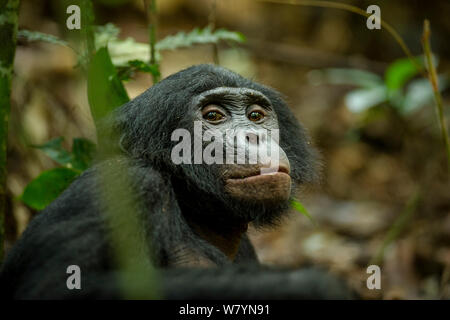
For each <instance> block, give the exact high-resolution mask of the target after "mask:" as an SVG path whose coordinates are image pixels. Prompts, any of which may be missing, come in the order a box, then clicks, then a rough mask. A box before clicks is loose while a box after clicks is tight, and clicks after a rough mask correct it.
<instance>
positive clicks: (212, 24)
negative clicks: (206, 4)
mask: <svg viewBox="0 0 450 320" xmlns="http://www.w3.org/2000/svg"><path fill="white" fill-rule="evenodd" d="M216 17H217V0H212V3H211V11H210V13H209V17H208V20H209V26H210V28H211V32H213V31H214V29H215V28H216ZM212 46H213V61H214V63H215V64H217V65H219V64H220V61H219V47H218V44H217V43H213V44H212Z"/></svg>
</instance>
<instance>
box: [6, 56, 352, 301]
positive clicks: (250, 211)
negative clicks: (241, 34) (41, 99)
mask: <svg viewBox="0 0 450 320" xmlns="http://www.w3.org/2000/svg"><path fill="white" fill-rule="evenodd" d="M220 86H224V87H245V88H250V89H254V90H258V91H260V92H262V93H263V94H264V95H265V96H266V97H268V98H269V99H270V101H271V103H272V105H273V107H274V109H275V111H276V113H277V115H278V119H279V126H280V146H281V147H282V148H283V150H284V151H285V152H286V154H287V156H288V158H289V161H290V163H291V177H292V180H293V182H294V183H295V184H296V185H300V184H302V183H306V182H311V181H313V180H314V179H315V178H316V170H315V167H316V155H315V152H314V150H313V149H312V148H311V147H310V146H309V145H308V138H307V136H306V134H305V132H304V130H303V128H302V127H301V126H300V124H299V123H298V122H297V121H296V120H295V118H294V116H293V114H292V113H291V111H290V110H289V109H288V107H287V106H286V105H285V103H284V102H283V100H282V99H281V98H280V96H279V94H278V93H277V92H275V91H274V90H272V89H269V88H267V87H264V86H262V85H259V84H256V83H254V82H252V81H250V80H247V79H245V78H243V77H241V76H239V75H237V74H235V73H233V72H231V71H228V70H225V69H223V68H219V67H216V66H212V65H200V66H194V67H191V68H188V69H186V70H183V71H181V72H178V73H176V74H174V75H172V76H170V77H168V78H166V79H165V80H163V81H162V82H160V83H158V84H157V85H155V86H153V87H152V88H150V89H149V90H147V91H146V92H144V93H143V94H142V95H140V96H139V97H137V98H135V99H134V100H132V101H130V102H129V103H127V104H126V105H124V106H122V107H121V108H119V109H117V110H116V111H115V112H114V113H113V114H112V115H111V117H110V118H109V119H108V120H106V121H105V124H104V125H105V128H107V129H105V130H110V129H111V128H113V132H117V133H119V140H118V141H119V143H117V142H116V140H113V141H109V142H108V143H110V144H112V145H119V146H120V149H121V151H120V153H121V155H115V156H114V157H112V158H109V157H106V158H107V159H104V160H103V161H100V162H99V163H97V164H96V165H95V166H94V167H92V168H91V169H89V170H87V171H86V172H84V173H83V174H82V175H81V176H80V177H79V178H78V179H76V180H75V181H74V182H73V183H72V184H71V186H70V187H69V188H68V189H67V190H66V191H64V192H63V193H62V194H61V195H60V196H59V197H58V198H57V199H56V200H55V201H54V202H53V203H52V204H51V205H49V206H48V207H47V208H46V209H45V210H44V211H43V212H41V213H39V214H38V216H37V217H35V218H34V219H33V220H32V221H31V223H30V224H29V226H28V228H27V230H26V231H25V232H24V234H23V236H22V237H21V239H20V240H19V241H18V243H17V244H16V246H15V247H14V248H13V250H12V251H11V252H10V254H9V256H8V257H7V260H6V262H5V263H4V265H3V269H2V272H1V274H0V287H1V292H2V296H3V297H9V298H32V299H33V298H121V297H123V294H122V293H121V291H120V290H119V288H118V286H119V285H118V282H117V279H118V275H119V274H120V273H121V272H123V270H121V269H120V268H119V267H117V263H116V262H115V259H114V252H113V250H111V238H110V235H111V233H110V230H111V229H114V228H115V230H116V231H118V232H115V233H113V234H114V235H117V234H119V235H120V237H119V238H120V239H123V240H124V242H126V239H127V238H135V239H137V240H136V241H137V242H135V243H138V246H140V247H139V248H135V249H136V250H137V251H139V252H143V253H144V254H143V257H144V258H142V256H141V257H140V258H139V259H144V260H146V261H147V260H148V262H149V265H150V264H151V265H153V266H156V267H158V268H165V269H164V270H162V271H161V272H160V273H159V275H160V278H158V279H159V284H160V285H159V288H160V290H162V291H161V294H162V295H163V297H166V298H254V299H259V298H277V299H284V298H313V299H314V298H345V297H348V293H347V291H346V290H345V288H344V287H343V286H341V284H340V283H339V282H337V281H336V280H334V279H333V278H330V277H328V276H326V275H325V274H324V273H321V272H318V271H315V270H297V271H296V270H293V271H276V270H267V269H264V268H262V267H260V266H258V263H257V258H256V255H255V252H254V250H253V247H252V245H251V244H250V242H249V240H248V238H247V236H246V235H245V236H244V239H243V241H242V243H241V246H240V249H239V253H238V255H237V258H236V260H235V261H234V263H233V264H232V263H231V262H230V261H229V260H228V259H227V258H226V256H225V255H224V254H223V253H222V252H221V251H220V250H219V249H217V248H216V247H214V246H213V245H211V244H209V243H207V242H206V241H205V240H202V239H201V238H199V237H198V236H197V235H196V234H195V233H194V232H193V231H192V230H191V229H190V227H189V226H188V224H187V223H186V221H185V218H186V217H193V216H195V217H196V218H197V219H198V217H201V219H205V220H206V221H208V223H211V224H215V225H214V228H220V226H221V225H226V224H227V223H228V222H229V221H235V220H240V219H241V220H242V219H244V220H245V219H248V220H255V221H254V222H255V223H256V224H257V225H266V224H268V223H272V222H273V221H274V220H276V219H277V218H279V217H280V216H281V214H282V213H283V212H285V211H286V209H287V206H286V204H285V205H283V206H280V207H276V208H264V207H262V206H258V205H252V206H250V205H248V204H247V205H245V204H242V203H236V202H235V201H232V199H230V198H229V197H228V196H227V195H226V193H225V192H224V191H223V184H222V183H220V179H219V178H218V173H217V170H216V169H215V167H214V166H205V165H181V166H175V165H173V163H172V161H171V159H170V150H171V148H172V146H173V142H171V141H170V134H171V132H172V131H173V130H175V129H177V128H187V129H189V130H192V125H193V124H192V123H193V118H192V112H191V111H190V110H191V108H192V105H191V103H192V101H191V100H192V97H194V96H195V95H197V94H199V93H201V92H204V91H206V90H209V89H213V88H216V87H220ZM108 168H112V169H111V170H109V169H108ZM117 168H119V169H120V170H114V169H117ZM102 170H103V171H102ZM99 172H106V174H107V175H108V178H107V181H108V182H112V181H114V182H115V183H117V184H118V185H121V184H123V183H124V176H125V177H126V181H129V182H130V184H131V190H132V191H131V192H130V194H129V195H127V197H124V198H121V199H120V201H117V199H114V197H117V195H115V194H114V193H112V194H111V193H108V192H102V190H104V189H105V188H102V184H101V183H100V180H101V179H100V177H101V175H102V173H100V174H99ZM124 173H126V175H124ZM99 199H103V201H100V200H99ZM108 203H115V205H117V206H116V207H115V210H113V211H115V212H118V213H120V215H121V216H120V217H119V220H117V221H119V222H117V221H116V222H117V223H113V224H111V221H108V219H109V218H108V217H107V215H105V214H103V213H104V212H106V211H107V209H106V207H105V205H103V204H108ZM130 208H133V210H131V212H130ZM121 209H123V210H121ZM211 212H214V213H215V214H214V217H210V216H209V217H208V214H210V213H211ZM133 214H135V217H136V219H137V221H138V224H139V227H140V228H141V229H140V231H141V232H138V234H137V235H136V234H134V233H133V234H131V232H130V234H127V232H126V231H125V230H122V229H121V224H120V218H125V219H127V218H128V217H131V216H127V215H133ZM127 230H129V229H127ZM121 237H123V238H121ZM120 239H119V242H120ZM115 240H116V241H117V239H115ZM180 248H181V249H185V248H188V249H189V250H191V251H192V252H193V253H195V254H198V255H200V256H204V257H206V258H207V259H209V260H210V261H212V262H213V263H214V264H215V265H217V266H218V268H216V267H213V268H208V269H195V268H189V269H186V268H175V269H174V268H169V269H167V268H166V267H167V266H169V265H173V264H172V261H171V259H172V257H173V255H174V253H176V250H180ZM137 257H139V256H137ZM186 258H187V259H189V257H186ZM178 259H181V260H182V259H183V257H178ZM150 261H151V262H150ZM177 262H180V261H177ZM181 262H182V261H181ZM72 264H76V265H79V266H80V268H81V270H82V271H81V272H82V278H81V279H82V290H72V291H69V290H67V288H66V279H67V276H68V275H67V274H66V273H65V271H66V268H67V266H68V265H72ZM239 265H243V266H241V267H239ZM250 265H253V266H250ZM150 270H151V269H149V272H150ZM147 289H149V288H145V287H144V288H140V287H139V284H136V285H135V292H136V295H134V296H139V294H138V292H144V293H143V296H145V291H146V290H147ZM149 290H151V289H149Z"/></svg>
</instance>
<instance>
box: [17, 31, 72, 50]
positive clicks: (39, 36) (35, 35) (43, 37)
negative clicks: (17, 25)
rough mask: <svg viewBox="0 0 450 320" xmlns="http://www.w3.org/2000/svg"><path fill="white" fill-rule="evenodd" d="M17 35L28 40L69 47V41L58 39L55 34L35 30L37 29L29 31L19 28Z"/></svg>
mask: <svg viewBox="0 0 450 320" xmlns="http://www.w3.org/2000/svg"><path fill="white" fill-rule="evenodd" d="M17 36H18V37H22V38H25V39H27V40H28V41H45V42H49V43H53V44H59V45H62V46H66V47H69V43H68V42H67V41H64V40H62V39H59V38H58V37H56V36H53V35H51V34H47V33H42V32H37V31H29V30H20V31H19V32H18V33H17Z"/></svg>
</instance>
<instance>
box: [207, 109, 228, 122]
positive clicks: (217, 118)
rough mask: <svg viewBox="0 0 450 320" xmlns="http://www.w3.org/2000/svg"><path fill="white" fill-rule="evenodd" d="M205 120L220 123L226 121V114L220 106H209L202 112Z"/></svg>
mask: <svg viewBox="0 0 450 320" xmlns="http://www.w3.org/2000/svg"><path fill="white" fill-rule="evenodd" d="M202 115H203V119H205V120H206V121H208V122H211V123H219V122H222V121H223V120H225V114H224V112H222V111H221V110H220V107H219V106H216V105H208V106H206V107H205V108H203V110H202Z"/></svg>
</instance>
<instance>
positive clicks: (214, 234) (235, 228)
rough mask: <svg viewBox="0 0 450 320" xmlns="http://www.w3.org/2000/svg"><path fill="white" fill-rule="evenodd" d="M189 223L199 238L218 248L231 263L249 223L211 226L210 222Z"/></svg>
mask: <svg viewBox="0 0 450 320" xmlns="http://www.w3.org/2000/svg"><path fill="white" fill-rule="evenodd" d="M187 222H188V224H189V226H190V227H191V228H192V230H194V232H195V233H196V234H197V235H198V236H199V237H201V238H202V239H203V240H205V241H207V242H209V243H210V244H212V245H213V246H215V247H216V248H218V249H219V250H220V251H222V252H223V253H224V254H225V255H226V256H227V257H228V259H230V260H231V261H233V260H234V258H235V257H236V254H237V253H238V251H239V246H240V244H241V239H242V236H243V234H244V233H245V232H246V231H247V228H248V223H243V222H236V223H232V224H227V225H218V224H213V225H211V224H210V223H208V222H199V221H193V220H188V221H187Z"/></svg>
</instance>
